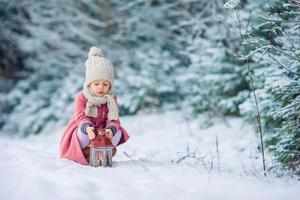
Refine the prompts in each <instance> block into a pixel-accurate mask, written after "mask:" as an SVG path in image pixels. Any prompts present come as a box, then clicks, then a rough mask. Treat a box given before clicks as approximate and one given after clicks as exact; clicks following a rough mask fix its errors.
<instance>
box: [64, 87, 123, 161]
mask: <svg viewBox="0 0 300 200" xmlns="http://www.w3.org/2000/svg"><path fill="white" fill-rule="evenodd" d="M115 99H116V97H115ZM86 102H87V99H86V98H85V96H84V95H83V93H82V92H80V93H78V94H77V95H76V99H75V114H74V116H73V117H72V118H71V120H70V122H69V123H68V125H67V128H66V129H65V131H64V133H63V136H62V138H61V141H60V149H59V152H60V157H61V158H67V159H69V160H73V161H75V162H78V163H80V164H83V165H87V164H88V162H87V160H86V159H85V157H84V156H83V154H82V150H81V147H80V144H79V141H78V138H77V129H78V128H80V127H81V125H82V124H85V123H91V124H93V126H94V128H95V129H96V130H97V129H102V128H106V127H108V126H112V125H113V126H115V127H116V128H117V130H121V132H122V138H121V140H120V142H119V144H118V145H120V144H123V143H124V142H126V141H127V140H128V138H129V135H128V134H127V132H126V131H125V129H124V128H122V127H121V125H120V121H119V120H118V121H115V120H108V119H107V115H108V107H107V104H103V105H100V106H98V116H97V117H96V118H94V117H88V116H86V115H85V113H84V110H85V106H86Z"/></svg>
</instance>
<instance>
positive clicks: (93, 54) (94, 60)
mask: <svg viewBox="0 0 300 200" xmlns="http://www.w3.org/2000/svg"><path fill="white" fill-rule="evenodd" d="M85 67H86V71H85V85H89V84H90V83H91V82H93V81H95V80H107V81H109V82H110V83H111V85H112V84H113V81H114V68H113V65H112V64H111V62H110V61H109V60H107V59H106V58H105V57H104V56H103V53H102V51H101V49H99V48H97V47H91V49H90V51H89V54H88V59H87V60H86V61H85Z"/></svg>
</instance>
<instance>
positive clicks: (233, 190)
mask: <svg viewBox="0 0 300 200" xmlns="http://www.w3.org/2000/svg"><path fill="white" fill-rule="evenodd" d="M214 121H215V125H213V126H212V127H210V128H207V129H200V128H199V125H200V124H201V123H203V121H202V120H201V118H199V119H197V120H194V121H189V122H188V121H187V120H184V118H183V117H182V115H181V114H180V113H179V112H169V113H166V114H163V113H162V114H156V115H139V116H134V117H123V118H122V124H123V126H124V127H125V128H126V129H127V130H128V132H129V133H130V136H131V138H130V140H128V142H127V143H125V144H123V145H122V146H120V147H119V148H118V153H117V155H116V156H115V157H114V166H113V167H112V168H101V167H99V168H93V167H89V166H81V165H79V164H76V163H74V162H72V161H69V160H63V159H60V158H59V155H58V144H59V139H60V136H61V134H62V131H63V129H64V127H61V128H59V129H57V128H55V127H53V130H54V131H53V133H49V134H48V135H38V136H31V137H29V138H26V139H20V138H9V137H4V136H1V137H0V146H1V149H2V150H1V154H0V177H1V187H0V199H3V200H4V199H9V200H14V199H31V200H35V199H38V200H41V199H42V200H45V199H55V200H58V199H105V200H108V199H143V200H144V199H151V200H152V199H172V200H173V199H197V200H198V199H203V200H211V199H217V200H219V199H222V200H223V199H228V200H236V199H237V200H239V199H249V200H255V199H264V200H265V199H272V200H277V199H282V200H283V199H289V200H294V199H295V200H296V199H299V196H300V182H299V181H297V180H295V179H291V178H288V177H282V178H276V177H274V176H271V175H269V176H268V177H266V178H265V177H264V176H263V173H262V170H261V168H262V166H261V162H260V154H259V152H258V150H257V138H256V136H255V134H254V131H253V129H252V127H251V126H250V125H248V124H247V123H245V122H243V121H242V120H241V119H237V118H228V119H227V122H228V124H227V125H226V124H225V123H224V122H223V121H221V120H218V119H216V120H214ZM216 138H217V140H216ZM216 141H218V151H219V153H217V150H216V149H217V145H216ZM268 163H270V161H269V159H268Z"/></svg>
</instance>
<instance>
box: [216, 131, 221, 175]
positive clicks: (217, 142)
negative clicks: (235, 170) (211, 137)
mask: <svg viewBox="0 0 300 200" xmlns="http://www.w3.org/2000/svg"><path fill="white" fill-rule="evenodd" d="M216 151H217V158H218V172H219V174H220V172H221V170H220V153H219V141H218V135H217V134H216Z"/></svg>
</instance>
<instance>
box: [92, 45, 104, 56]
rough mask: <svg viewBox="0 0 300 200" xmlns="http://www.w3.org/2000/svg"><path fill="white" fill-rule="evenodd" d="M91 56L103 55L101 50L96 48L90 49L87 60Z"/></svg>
mask: <svg viewBox="0 0 300 200" xmlns="http://www.w3.org/2000/svg"><path fill="white" fill-rule="evenodd" d="M92 56H99V57H103V53H102V51H101V49H98V48H97V47H92V48H91V49H90V52H89V58H91V57H92Z"/></svg>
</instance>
